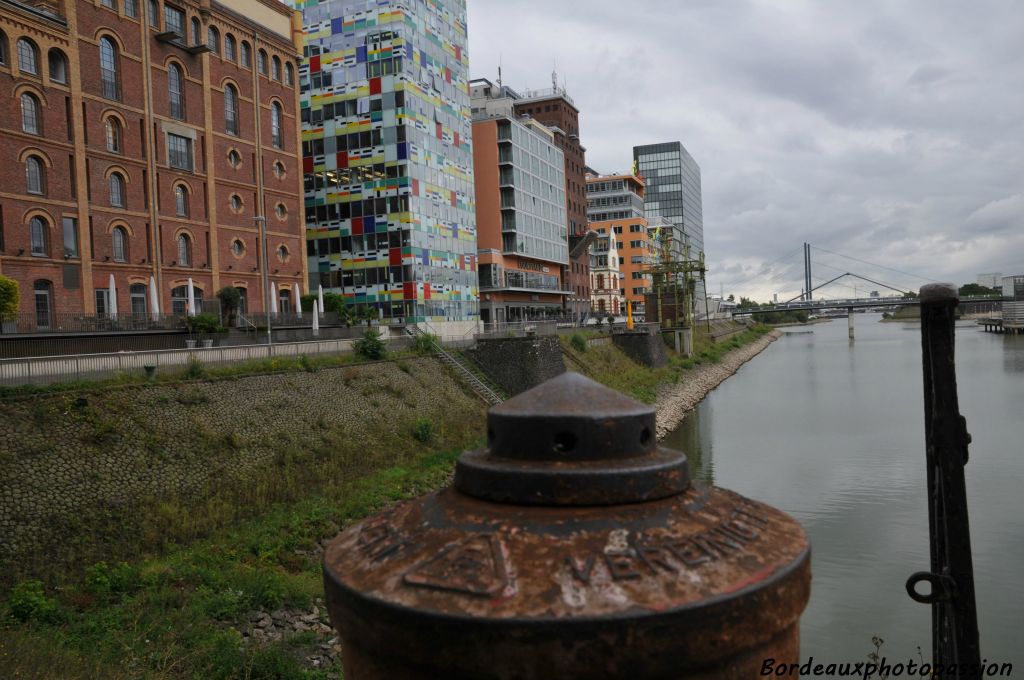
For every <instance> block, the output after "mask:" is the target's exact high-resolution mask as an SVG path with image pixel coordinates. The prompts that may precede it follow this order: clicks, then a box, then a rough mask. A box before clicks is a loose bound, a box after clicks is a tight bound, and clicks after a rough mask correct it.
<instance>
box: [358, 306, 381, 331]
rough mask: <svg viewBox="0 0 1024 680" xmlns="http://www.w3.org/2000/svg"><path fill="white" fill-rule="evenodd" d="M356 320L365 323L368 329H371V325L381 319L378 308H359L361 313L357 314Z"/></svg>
mask: <svg viewBox="0 0 1024 680" xmlns="http://www.w3.org/2000/svg"><path fill="white" fill-rule="evenodd" d="M356 318H357V319H358V320H360V321H365V322H366V327H367V328H369V327H370V326H371V325H373V322H374V321H376V320H377V319H379V318H380V315H379V314H377V308H376V307H371V306H370V305H363V306H362V307H360V308H359V311H357V312H356Z"/></svg>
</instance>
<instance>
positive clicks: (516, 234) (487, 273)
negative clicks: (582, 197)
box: [473, 113, 570, 323]
mask: <svg viewBox="0 0 1024 680" xmlns="http://www.w3.org/2000/svg"><path fill="white" fill-rule="evenodd" d="M473 140H474V145H473V168H474V182H475V189H476V209H477V248H478V253H479V277H480V319H481V321H483V322H485V323H516V322H524V321H531V320H543V319H553V318H560V317H562V316H564V315H565V313H566V311H565V304H566V299H567V297H568V296H569V293H570V291H569V289H568V285H567V284H566V282H565V281H564V280H563V279H564V277H565V272H566V270H567V269H568V264H569V259H568V258H569V253H568V243H567V232H566V217H565V188H564V187H565V177H564V174H563V173H564V169H563V168H564V159H563V156H562V152H561V151H560V150H559V149H558V147H557V146H556V145H555V142H554V138H553V136H552V133H551V132H550V131H549V130H548V129H547V128H546V127H545V126H544V125H541V124H540V123H537V122H536V121H533V120H530V119H521V120H516V119H514V118H512V117H510V116H506V115H503V114H500V113H491V114H484V115H481V116H478V117H477V119H476V120H474V122H473Z"/></svg>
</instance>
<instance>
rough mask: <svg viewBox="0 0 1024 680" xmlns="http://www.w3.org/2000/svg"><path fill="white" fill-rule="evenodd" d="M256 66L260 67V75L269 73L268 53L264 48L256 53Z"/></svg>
mask: <svg viewBox="0 0 1024 680" xmlns="http://www.w3.org/2000/svg"><path fill="white" fill-rule="evenodd" d="M256 67H257V68H258V69H259V71H260V75H264V76H265V75H267V53H266V52H264V51H263V50H260V51H259V54H257V55H256Z"/></svg>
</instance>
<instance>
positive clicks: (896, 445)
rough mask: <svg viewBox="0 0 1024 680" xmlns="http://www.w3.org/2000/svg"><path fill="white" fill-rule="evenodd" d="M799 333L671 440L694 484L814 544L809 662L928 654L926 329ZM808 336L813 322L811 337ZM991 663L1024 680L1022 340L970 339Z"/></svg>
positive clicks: (970, 397) (968, 384) (979, 552)
mask: <svg viewBox="0 0 1024 680" xmlns="http://www.w3.org/2000/svg"><path fill="white" fill-rule="evenodd" d="M879 318H880V317H879V316H878V315H872V314H858V315H856V316H855V326H856V340H855V341H854V342H853V343H852V344H851V343H850V341H849V340H848V339H847V327H846V326H847V322H846V320H845V319H839V320H836V321H833V322H830V323H822V324H816V325H813V326H806V327H797V328H791V329H786V330H787V331H789V332H788V333H787V334H786V335H784V336H783V337H781V338H780V339H779V340H778V341H777V342H775V343H773V344H772V345H771V346H770V347H769V348H768V349H767V350H765V351H764V352H763V353H762V354H761V355H759V356H758V357H756V358H755V359H754V360H753V361H751V362H749V363H747V364H746V365H744V366H743V367H742V368H741V369H740V370H739V372H738V373H737V374H736V375H735V376H733V377H732V378H730V379H729V380H727V381H725V383H723V384H722V385H721V386H720V387H718V388H717V389H716V390H715V391H713V392H712V393H711V394H709V395H708V396H707V397H706V398H705V399H704V401H703V402H701V404H700V405H699V406H698V407H697V409H696V410H695V411H694V412H693V413H691V414H690V415H689V416H688V417H687V419H686V420H685V421H684V422H683V424H682V425H681V426H680V427H679V428H678V429H677V430H675V431H674V432H672V433H670V434H669V435H668V436H667V437H666V438H665V440H664V444H665V445H667V446H670V447H673V448H679V449H682V450H683V451H685V452H686V453H687V454H688V456H689V458H690V465H691V470H692V472H693V476H694V477H695V478H699V479H704V480H706V481H709V482H713V483H714V484H716V485H718V486H721V487H725V488H727V489H732V490H734V491H737V492H739V493H742V494H744V495H746V496H750V497H751V498H755V499H757V500H760V501H764V502H766V503H769V504H771V505H774V506H776V507H778V508H780V509H782V510H785V511H786V512H788V513H790V514H791V515H793V517H795V518H796V519H797V520H798V521H800V523H801V524H803V526H804V527H805V528H806V529H807V532H808V534H809V535H810V539H811V551H812V554H811V568H812V572H813V577H812V581H811V601H810V604H809V605H808V607H807V610H806V612H805V613H804V616H803V619H802V623H801V646H802V655H803V658H804V659H805V660H806V658H807V657H808V656H813V657H814V658H815V662H816V663H817V662H818V661H819V660H822V661H824V662H826V663H828V662H833V661H835V662H842V661H852V662H857V661H862V660H864V656H865V655H866V654H867V653H868V652H870V651H872V649H873V647H872V644H871V638H872V636H875V635H877V636H879V637H881V638H882V639H883V640H884V641H885V642H884V644H883V645H882V650H881V651H882V654H883V655H884V656H886V657H887V658H888V659H889V662H890V663H894V662H895V661H896V660H900V661H902V662H904V663H905V662H906V661H907V660H909V659H914V660H915V661H916V660H918V652H917V647H918V646H920V647H921V649H922V651H923V653H924V658H925V660H926V661H927V660H929V659H930V649H931V632H930V629H931V617H930V607H929V606H927V605H923V604H918V603H916V602H914V601H912V600H911V599H910V598H909V597H908V596H907V594H906V591H905V589H904V583H905V582H906V579H907V577H908V576H909V575H910V574H911V573H913V572H915V571H923V570H927V569H928V568H929V558H928V508H927V504H926V500H925V489H926V482H925V460H924V455H925V454H924V416H923V411H924V406H923V397H922V379H921V346H920V342H921V332H920V328H921V327H920V324H903V323H879ZM807 331H812V332H810V333H808V332H807ZM956 357H957V378H958V382H959V395H960V410H961V412H962V413H963V414H964V416H965V417H966V418H967V427H968V430H969V431H970V432H971V434H972V436H973V443H972V444H971V447H970V462H969V463H968V465H967V468H966V474H967V494H968V504H969V508H970V520H971V540H972V545H973V555H974V570H975V583H976V588H977V602H978V618H979V627H980V630H981V650H982V656H984V657H986V658H987V659H989V660H990V661H997V662H1000V663H1005V662H1009V663H1013V664H1014V671H1015V672H1014V677H1016V676H1017V675H1018V674H1020V675H1021V676H1022V677H1024V336H1002V335H996V334H992V333H984V332H982V331H981V330H979V329H978V327H977V326H975V325H974V324H973V322H960V324H959V325H958V328H957V333H956Z"/></svg>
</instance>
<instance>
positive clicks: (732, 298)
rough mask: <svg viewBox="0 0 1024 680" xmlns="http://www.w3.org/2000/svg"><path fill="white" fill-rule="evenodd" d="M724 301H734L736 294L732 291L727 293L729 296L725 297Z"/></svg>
mask: <svg viewBox="0 0 1024 680" xmlns="http://www.w3.org/2000/svg"><path fill="white" fill-rule="evenodd" d="M726 301H728V302H736V296H735V295H733V294H732V293H729V297H727V298H726Z"/></svg>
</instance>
